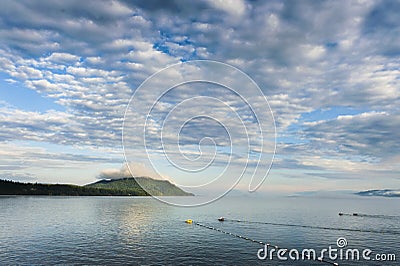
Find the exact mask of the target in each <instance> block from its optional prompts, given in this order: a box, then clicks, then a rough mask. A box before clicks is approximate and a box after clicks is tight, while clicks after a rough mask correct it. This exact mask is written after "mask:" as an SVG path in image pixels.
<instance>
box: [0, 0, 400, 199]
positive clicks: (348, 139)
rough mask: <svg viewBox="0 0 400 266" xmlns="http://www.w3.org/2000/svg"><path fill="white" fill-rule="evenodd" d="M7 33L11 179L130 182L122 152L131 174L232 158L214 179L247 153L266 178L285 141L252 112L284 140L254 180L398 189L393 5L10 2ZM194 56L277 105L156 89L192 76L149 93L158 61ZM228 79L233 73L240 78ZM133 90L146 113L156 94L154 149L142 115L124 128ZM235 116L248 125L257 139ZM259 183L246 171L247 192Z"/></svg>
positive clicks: (185, 88) (5, 149) (5, 121)
mask: <svg viewBox="0 0 400 266" xmlns="http://www.w3.org/2000/svg"><path fill="white" fill-rule="evenodd" d="M0 40H1V41H0V177H1V178H3V179H11V180H16V181H24V182H46V183H72V184H86V183H89V182H94V181H95V180H96V179H98V178H114V177H119V176H121V175H122V174H123V173H124V172H126V169H127V168H126V165H124V164H125V155H126V154H125V155H124V148H125V151H128V152H129V155H128V156H126V157H127V159H128V161H129V165H131V167H130V168H132V169H131V170H132V171H133V172H135V173H134V175H152V173H154V175H157V176H160V177H161V178H167V179H169V180H171V181H172V182H174V183H177V184H181V182H183V183H182V184H186V183H185V180H192V181H193V180H194V181H196V182H197V181H198V180H200V183H201V182H203V181H207V182H211V181H212V180H213V178H212V177H213V176H214V175H215V174H216V173H217V172H221V171H222V172H223V171H224V170H223V169H225V168H224V167H225V166H226V165H228V166H229V171H227V172H224V173H226V175H227V176H226V177H225V179H221V180H219V181H220V182H216V183H215V184H217V185H215V187H213V188H216V187H218V186H220V185H221V184H224V182H225V184H228V183H229V184H233V181H232V180H231V179H232V178H233V179H235V178H236V176H235V174H236V175H237V173H239V172H241V169H243V168H244V167H245V166H246V165H245V164H244V163H245V161H246V162H247V163H248V169H249V171H250V172H251V171H254V170H257V169H256V168H257V167H259V169H258V170H260V172H257V173H256V174H255V177H256V178H258V179H257V183H259V182H261V181H262V179H263V177H264V176H265V174H266V173H267V172H268V170H269V168H268V167H269V166H270V161H271V159H272V156H273V154H272V153H273V150H274V145H273V143H272V139H273V137H274V136H273V131H272V126H271V127H267V128H269V131H268V130H267V131H268V132H267V133H266V134H264V135H263V137H260V134H258V133H260V132H262V131H263V130H259V131H260V132H258V129H260V128H258V127H257V126H259V125H260V122H259V120H257V118H259V119H265V117H268V123H269V124H268V125H269V126H270V125H275V126H276V128H275V129H276V150H274V151H275V156H274V160H273V164H272V168H271V169H270V171H269V174H268V177H267V178H266V180H265V182H264V183H263V184H262V186H261V187H260V188H259V191H265V192H284V193H293V192H300V191H312V190H322V191H324V190H355V191H358V190H365V189H383V188H395V189H396V188H400V175H399V173H400V163H399V162H400V149H399V148H400V142H399V139H400V133H399V132H400V131H399V129H400V110H399V106H400V105H399V103H400V3H399V2H398V1H368V0H365V1H364V0H360V1H242V0H227V1H211V0H210V1H193V2H187V1H178V0H175V1H157V0H149V1H73V0H71V1H47V0H43V1H6V0H5V1H2V2H1V9H0ZM191 60H213V61H217V62H222V63H225V64H228V65H230V66H232V67H234V68H235V69H237V70H240V71H241V72H243V73H245V74H246V75H248V77H249V78H251V80H253V81H254V82H255V83H256V84H257V86H258V87H259V88H260V90H261V92H262V94H263V95H264V96H265V99H267V101H268V104H269V106H268V104H266V103H265V102H264V97H261V98H257V97H256V96H255V95H252V94H250V93H249V92H250V91H251V88H250V87H251V85H248V84H247V85H248V86H247V85H245V84H240V85H238V86H239V87H240V91H241V92H242V93H241V94H243V95H245V97H242V98H241V97H239V96H240V95H238V94H235V93H233V92H232V91H230V90H228V89H227V88H226V87H223V86H222V87H221V86H218V85H217V84H208V85H207V84H206V85H205V84H183V85H180V86H177V87H176V89H174V90H171V91H169V92H168V93H166V94H164V95H163V98H160V99H159V100H157V101H155V99H156V98H152V97H153V96H154V97H155V96H156V92H158V88H164V87H163V86H165V83H168V82H167V81H166V80H168V78H171V79H173V81H174V82H176V81H177V80H179V78H176V77H177V76H174V75H175V74H176V75H178V74H182V73H172V72H170V73H169V74H171V75H169V76H164V77H165V78H166V79H165V80H163V79H158V80H157V82H156V83H153V84H152V85H155V86H153V87H152V86H147V87H146V88H144V87H145V86H143V87H141V88H142V89H141V90H140V89H139V88H140V85H141V84H142V83H143V82H145V81H146V80H147V79H148V78H149V77H150V76H151V75H153V74H155V73H157V71H161V70H163V69H165V68H166V67H171V66H177V65H176V64H178V66H179V64H186V63H187V62H190V61H191ZM231 70H232V69H231ZM178 72H179V71H178ZM210 73H211V74H212V71H211V72H208V74H210ZM216 73H219V72H218V71H217V72H216ZM221 73H222V72H221ZM235 73H236V72H235ZM214 74H215V73H214ZM231 74H232V73H231ZM178 76H179V75H178ZM239 76H240V75H238V76H235V78H238V77H239ZM219 77H220V79H221V81H222V80H223V81H226V82H228V83H229V82H231V81H229V79H230V78H232V75H228V76H226V77H225V76H224V75H220V76H219ZM225 78H226V79H225ZM176 84H177V83H176ZM232 84H233V83H232ZM236 85H237V84H236ZM253 85H254V84H253ZM158 86H160V87H158ZM155 87H157V89H156V88H155ZM143 88H144V89H143ZM164 89H165V88H164ZM135 92H136V96H135V97H137V98H138V99H139V100H138V101H136V104H139V105H140V106H142V107H141V108H147V107H149V106H152V105H153V104H154V103H156V104H154V109H152V110H153V111H154V113H152V114H151V115H150V116H149V120H148V122H149V124H146V125H147V126H149V128H148V129H149V130H154V131H149V132H150V133H149V134H150V135H149V136H150V137H148V138H146V140H147V141H148V142H147V144H146V145H148V147H147V146H146V148H147V150H145V151H144V150H143V147H142V146H141V144H142V143H143V134H141V132H142V131H141V129H140V126H142V125H143V124H140V123H139V122H138V121H136V120H135V119H136V118H137V117H136V116H135V115H134V113H131V114H130V116H128V119H130V120H129V121H128V123H125V125H127V124H129V125H133V127H132V128H130V129H131V130H130V131H126V132H129V133H128V135H129V136H130V137H131V138H127V139H125V143H124V142H123V141H122V132H123V125H124V115H125V111H126V110H127V111H128V113H129V110H131V109H129V108H133V109H132V110H136V109H135V108H136V107H137V105H136V106H131V105H128V103H130V99H131V97H132V96H133V95H134V93H135ZM196 97H198V98H196ZM185 99H191V101H190V102H186V105H185V102H184V101H185ZM246 101H247V102H248V103H250V105H246V104H245V102H246ZM133 102H134V103H135V101H133ZM253 105H254V106H258V107H257V108H258V109H256V112H255V113H253V114H252V113H251V112H250V111H251V110H252V109H251V108H250V109H249V108H248V107H249V106H253ZM176 106H178V107H179V108H180V109H179V108H177V109H174V107H176ZM246 108H247V109H246ZM171 110H172V111H174V113H173V114H174V115H171V116H167V114H169V113H170V112H171ZM249 110H250V111H249ZM270 110H272V113H273V118H272V116H271V117H270V115H271V112H270ZM249 112H250V113H249ZM196 115H197V116H198V117H196V119H193V118H194V117H195V116H196ZM208 116H213V117H212V118H210V117H208ZM238 117H239V118H240V119H239V120H235V119H237V118H238ZM169 118H170V120H168V119H169ZM184 119H189V120H190V121H189V122H190V123H187V124H185V123H184V121H186V120H184ZM165 120H168V123H165V128H163V127H162V126H160V125H163V124H162V122H163V121H165ZM238 121H239V122H243V121H246V123H245V124H246V125H245V127H246V128H247V129H250V130H249V132H247V133H248V134H247V135H243V134H244V132H245V131H244V130H243V127H242V126H243V125H242V124H240V123H239V122H238ZM136 122H137V123H136ZM141 122H143V121H141ZM219 122H221V123H219ZM221 124H222V125H224V126H226V127H224V126H221ZM137 127H138V128H137ZM162 129H165V130H164V131H163V132H162ZM136 132H137V134H136ZM161 132H162V134H163V137H164V140H165V147H164V146H160V143H159V141H160V136H161V135H160V134H161ZM226 132H228V133H227V134H225V133H226ZM178 133H179V134H178ZM180 133H182V134H181V135H182V136H180ZM151 134H154V135H151ZM271 134H272V135H271ZM178 135H179V136H178ZM177 136H178V137H177ZM271 136H272V137H271ZM230 137H232V139H233V140H232V139H230ZM249 139H250V140H251V141H250V142H252V143H255V144H254V145H261V147H263V145H264V144H265V145H266V146H267V151H265V150H264V151H260V150H259V148H260V146H258V148H257V147H253V146H251V145H252V144H251V145H250V144H248V143H247V142H246V141H248V140H249ZM262 140H264V144H260V141H262ZM127 141H128V143H126V142H127ZM232 144H234V145H232ZM168 145H173V146H171V147H170V146H168ZM246 145H247V146H246ZM123 146H124V147H123ZM125 146H126V147H125ZM232 147H233V148H232ZM253 148H254V149H253ZM163 149H165V150H163ZM168 149H172V150H168ZM246 149H247V150H246ZM249 150H250V151H251V153H250V155H249V154H248V151H249ZM160 151H167V152H164V153H163V154H161V152H160ZM165 154H169V155H170V157H168V158H169V159H170V160H165ZM214 155H215V156H214ZM264 155H265V156H266V157H262V159H261V160H259V162H261V164H260V165H258V166H257V163H256V162H257V158H259V156H264ZM148 156H150V157H152V161H151V164H149V160H148V159H149V157H148ZM163 156H164V157H163ZM190 156H192V157H190ZM248 156H249V157H248ZM162 158H164V159H162ZM198 158H200V160H197V159H198ZM208 162H210V163H212V165H213V166H215V167H214V168H207V167H206V168H205V169H206V170H209V171H208V172H207V171H206V172H201V171H197V172H195V171H192V172H190V171H189V172H188V171H186V174H185V171H183V172H182V171H178V170H182V169H183V168H185V167H189V168H190V167H194V168H196V167H200V166H206V165H208V164H207V163H208ZM175 163H176V164H178V165H179V167H181V168H180V169H178V170H177V169H176V168H174V165H175ZM185 163H186V164H185ZM199 165H200V166H199ZM153 168H154V169H153ZM194 168H193V169H194ZM200 168H201V167H200ZM200 168H196V169H200ZM185 178H186V179H185ZM188 178H189V179H188ZM230 178H231V179H230ZM235 180H236V179H235ZM196 182H194V183H193V182H192V183H191V182H189V183H188V184H190V185H193V184H195V183H196ZM249 182H250V175H249V176H246V175H245V177H244V179H242V180H241V181H240V182H239V184H238V186H237V189H243V190H246V189H247V186H248V183H249ZM196 184H197V183H196Z"/></svg>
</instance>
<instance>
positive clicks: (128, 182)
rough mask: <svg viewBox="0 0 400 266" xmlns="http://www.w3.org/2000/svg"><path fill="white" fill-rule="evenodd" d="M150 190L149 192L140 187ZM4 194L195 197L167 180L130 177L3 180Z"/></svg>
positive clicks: (0, 187)
mask: <svg viewBox="0 0 400 266" xmlns="http://www.w3.org/2000/svg"><path fill="white" fill-rule="evenodd" d="M138 182H139V183H140V184H141V185H142V186H144V187H145V188H146V191H145V190H144V189H143V188H142V187H141V186H140V185H139V184H138ZM0 195H49V196H150V195H153V196H193V194H191V193H188V192H185V191H183V190H182V189H180V188H178V187H177V186H175V185H173V184H171V183H170V182H168V181H165V180H156V179H152V178H149V177H135V178H132V177H127V178H121V179H112V180H100V181H97V182H95V183H91V184H88V185H84V186H77V185H69V184H40V183H21V182H15V181H8V180H0Z"/></svg>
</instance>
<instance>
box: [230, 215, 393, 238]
mask: <svg viewBox="0 0 400 266" xmlns="http://www.w3.org/2000/svg"><path fill="white" fill-rule="evenodd" d="M223 221H230V222H238V223H248V224H266V225H274V226H288V227H301V228H310V229H320V230H332V231H348V232H361V233H375V234H391V235H400V232H396V231H385V230H382V231H378V230H362V229H352V228H336V227H325V226H314V225H301V224H285V223H271V222H257V221H246V220H237V219H228V218H224V220H223Z"/></svg>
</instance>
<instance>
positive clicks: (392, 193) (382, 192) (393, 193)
mask: <svg viewBox="0 0 400 266" xmlns="http://www.w3.org/2000/svg"><path fill="white" fill-rule="evenodd" d="M355 194H356V195H359V196H379V197H389V198H392V197H400V190H394V189H373V190H366V191H360V192H357V193H355Z"/></svg>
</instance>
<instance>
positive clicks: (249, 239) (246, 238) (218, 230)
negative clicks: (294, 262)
mask: <svg viewBox="0 0 400 266" xmlns="http://www.w3.org/2000/svg"><path fill="white" fill-rule="evenodd" d="M221 218H223V217H221ZM189 220H190V219H189ZM226 220H227V219H226V218H224V219H222V220H220V218H219V219H218V221H226ZM186 221H188V220H186ZM186 221H185V222H186ZM190 221H192V220H190ZM192 223H193V224H195V225H197V226H200V227H203V228H207V229H210V230H214V231H217V232H220V233H223V234H226V235H230V236H233V237H237V238H240V239H243V240H247V241H250V242H253V243H257V244H260V245H263V246H269V247H274V248H275V249H276V250H278V249H283V248H280V247H278V246H275V245H271V244H270V243H265V242H263V241H258V240H254V239H251V238H249V237H246V236H241V235H237V234H234V233H231V232H227V231H224V230H221V229H219V228H216V227H212V226H209V225H206V224H202V223H199V222H194V221H192ZM315 261H318V262H323V263H327V264H330V265H334V266H339V264H338V263H336V262H331V261H328V260H325V259H323V258H317V259H315Z"/></svg>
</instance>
